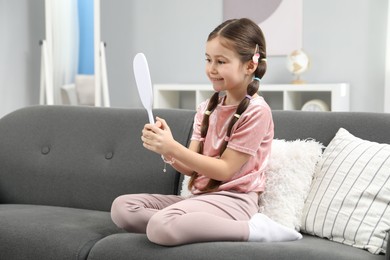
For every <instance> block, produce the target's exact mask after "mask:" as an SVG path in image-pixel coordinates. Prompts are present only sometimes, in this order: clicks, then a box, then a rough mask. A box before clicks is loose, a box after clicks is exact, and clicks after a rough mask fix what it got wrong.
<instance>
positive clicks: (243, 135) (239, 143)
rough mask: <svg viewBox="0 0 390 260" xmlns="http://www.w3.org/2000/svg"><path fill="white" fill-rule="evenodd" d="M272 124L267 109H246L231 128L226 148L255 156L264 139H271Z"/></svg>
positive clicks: (261, 107)
mask: <svg viewBox="0 0 390 260" xmlns="http://www.w3.org/2000/svg"><path fill="white" fill-rule="evenodd" d="M272 122H273V121H272V113H271V110H270V109H269V108H268V107H265V106H252V107H248V109H247V111H245V112H244V114H243V115H241V117H240V119H239V120H238V122H237V124H236V125H237V126H236V127H235V128H233V130H232V132H233V133H232V134H231V137H230V138H229V143H228V147H229V148H231V149H233V150H237V151H240V152H243V153H247V154H250V155H255V154H256V151H257V150H258V149H259V147H260V145H261V144H262V143H263V141H264V139H272V138H273V123H272Z"/></svg>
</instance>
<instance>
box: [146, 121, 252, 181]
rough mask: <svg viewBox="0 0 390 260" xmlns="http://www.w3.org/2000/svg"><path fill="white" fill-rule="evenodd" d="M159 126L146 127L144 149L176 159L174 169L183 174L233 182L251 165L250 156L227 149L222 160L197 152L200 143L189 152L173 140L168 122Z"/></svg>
mask: <svg viewBox="0 0 390 260" xmlns="http://www.w3.org/2000/svg"><path fill="white" fill-rule="evenodd" d="M157 121H158V123H156V124H155V125H151V124H146V125H145V127H144V130H143V131H142V133H143V135H142V141H143V142H144V147H145V148H147V149H149V150H151V151H154V152H156V153H159V154H162V155H163V156H164V157H166V158H167V159H171V158H174V159H175V161H177V162H175V163H174V167H175V169H177V170H178V171H180V172H182V173H183V174H187V175H189V174H191V173H192V172H193V171H196V172H198V173H201V174H203V175H205V176H206V177H209V178H211V179H215V180H220V181H226V180H229V179H230V178H231V177H232V176H233V175H234V174H235V173H236V172H237V171H239V169H240V168H241V167H242V166H243V165H244V164H245V163H246V162H247V161H248V159H249V157H250V155H248V154H245V153H241V152H238V151H235V150H232V149H229V148H227V149H226V150H225V152H224V153H223V154H222V156H221V157H220V158H219V159H216V158H212V157H208V156H205V155H202V154H198V153H197V152H196V150H197V146H198V145H199V142H196V141H192V142H191V145H190V148H186V147H185V146H183V145H181V144H180V143H178V142H177V141H175V140H174V139H173V137H172V133H171V131H170V129H169V126H168V125H167V123H166V122H165V120H163V119H161V118H157Z"/></svg>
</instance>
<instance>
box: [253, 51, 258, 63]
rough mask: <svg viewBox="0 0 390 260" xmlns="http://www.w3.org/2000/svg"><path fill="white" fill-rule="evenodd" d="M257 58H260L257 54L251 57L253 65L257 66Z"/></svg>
mask: <svg viewBox="0 0 390 260" xmlns="http://www.w3.org/2000/svg"><path fill="white" fill-rule="evenodd" d="M259 58H260V54H259V53H255V54H254V55H253V57H252V61H253V63H254V64H258V63H259Z"/></svg>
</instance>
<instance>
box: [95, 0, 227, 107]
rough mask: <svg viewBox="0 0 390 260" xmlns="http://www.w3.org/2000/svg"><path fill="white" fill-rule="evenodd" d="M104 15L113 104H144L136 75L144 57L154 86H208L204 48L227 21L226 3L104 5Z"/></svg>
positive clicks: (121, 1)
mask: <svg viewBox="0 0 390 260" xmlns="http://www.w3.org/2000/svg"><path fill="white" fill-rule="evenodd" d="M101 9H102V17H101V20H102V36H101V38H102V40H103V41H107V49H106V56H107V74H108V78H109V85H110V91H111V93H110V94H111V97H112V102H113V104H115V105H117V106H125V107H134V106H140V104H141V103H140V101H139V98H138V94H137V90H136V85H135V80H134V76H133V71H132V60H133V57H134V55H135V54H136V53H138V52H143V53H145V56H146V57H147V59H148V63H149V69H150V73H151V76H152V82H153V83H172V82H175V83H207V79H206V77H205V73H204V61H205V55H204V53H205V51H204V43H205V41H206V38H207V35H208V34H209V32H210V30H211V29H213V28H214V27H215V26H217V25H218V24H219V23H220V22H221V21H222V0H213V1H209V0H196V1H189V0H184V1H183V0H164V1H161V0H132V1H128V0H115V1H108V0H103V1H102V5H101Z"/></svg>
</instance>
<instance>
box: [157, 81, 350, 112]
mask: <svg viewBox="0 0 390 260" xmlns="http://www.w3.org/2000/svg"><path fill="white" fill-rule="evenodd" d="M153 89H154V90H153V91H154V108H186V109H195V108H196V107H197V106H198V105H199V104H200V103H201V102H202V101H204V100H206V99H207V98H209V97H210V96H211V95H212V94H213V93H214V90H213V88H212V86H211V85H209V84H155V85H154V87H153ZM259 94H260V95H262V96H263V97H264V99H265V100H266V101H267V103H268V104H269V105H270V107H271V108H272V109H275V110H300V109H301V108H302V106H303V105H304V104H305V103H306V102H307V101H310V100H313V99H320V100H322V101H324V102H325V103H326V104H327V105H328V106H329V108H330V110H331V111H349V84H347V83H336V84H302V85H295V84H266V85H261V86H260V91H259Z"/></svg>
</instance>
